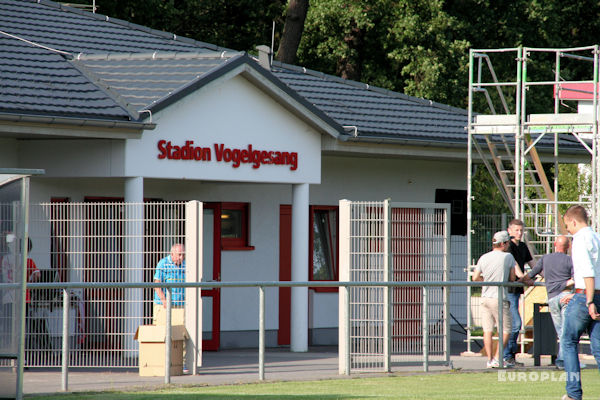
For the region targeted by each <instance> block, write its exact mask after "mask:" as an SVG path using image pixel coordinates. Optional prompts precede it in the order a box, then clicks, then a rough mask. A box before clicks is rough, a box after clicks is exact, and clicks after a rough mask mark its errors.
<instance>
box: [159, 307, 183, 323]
mask: <svg viewBox="0 0 600 400" xmlns="http://www.w3.org/2000/svg"><path fill="white" fill-rule="evenodd" d="M152 322H154V325H163V326H165V325H166V324H167V310H166V309H164V308H160V311H159V312H158V313H157V314H156V315H155V316H154V318H153V319H152ZM171 325H185V314H184V309H183V308H172V309H171Z"/></svg>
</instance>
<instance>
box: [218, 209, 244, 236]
mask: <svg viewBox="0 0 600 400" xmlns="http://www.w3.org/2000/svg"><path fill="white" fill-rule="evenodd" d="M242 217H243V212H242V210H222V211H221V237H223V238H233V239H241V238H242V237H243V233H242Z"/></svg>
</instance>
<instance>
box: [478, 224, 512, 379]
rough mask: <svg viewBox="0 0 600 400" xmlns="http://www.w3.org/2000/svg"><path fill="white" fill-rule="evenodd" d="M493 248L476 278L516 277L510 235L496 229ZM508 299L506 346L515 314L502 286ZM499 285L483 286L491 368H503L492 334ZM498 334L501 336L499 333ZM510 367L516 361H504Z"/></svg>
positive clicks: (504, 315) (485, 341)
mask: <svg viewBox="0 0 600 400" xmlns="http://www.w3.org/2000/svg"><path fill="white" fill-rule="evenodd" d="M492 247H493V250H492V251H490V252H488V253H485V254H484V255H482V256H481V257H480V258H479V261H477V266H476V267H475V272H474V273H473V280H474V281H486V282H508V281H509V279H511V280H514V278H515V259H514V257H513V256H512V255H511V254H510V253H508V249H509V247H510V236H509V235H508V232H506V231H500V232H496V233H495V234H494V238H493V241H492ZM502 291H503V295H504V296H503V298H504V302H503V304H502V318H503V324H502V325H503V327H502V333H503V335H502V343H503V344H504V346H506V344H507V343H508V337H509V335H510V331H511V316H510V310H509V302H508V300H507V291H506V288H505V287H503V288H502ZM499 312H500V311H499V310H498V287H497V286H483V287H482V288H481V324H482V325H483V346H484V348H485V351H486V353H487V356H488V361H487V367H488V368H499V367H500V363H499V361H498V350H499V349H500V346H498V348H497V349H496V356H495V357H492V333H493V331H494V325H495V326H497V327H498V332H500V326H499V324H498V314H499ZM498 336H500V335H499V334H498ZM504 364H505V365H506V366H507V367H514V366H515V365H514V364H513V363H510V362H509V361H506V360H505V361H504Z"/></svg>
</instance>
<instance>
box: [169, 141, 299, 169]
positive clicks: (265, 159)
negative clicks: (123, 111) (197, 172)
mask: <svg viewBox="0 0 600 400" xmlns="http://www.w3.org/2000/svg"><path fill="white" fill-rule="evenodd" d="M157 147H158V159H159V160H164V159H168V160H189V161H212V159H213V150H214V156H215V157H214V159H215V161H216V162H224V163H231V166H232V167H233V168H238V167H239V166H240V165H242V164H251V165H252V168H254V169H258V168H260V166H261V165H288V166H289V167H290V170H291V171H295V170H296V169H297V168H298V153H297V152H288V151H273V150H256V149H254V148H253V147H252V145H251V144H249V145H248V147H246V148H244V149H234V148H229V147H225V145H224V144H223V143H215V144H214V145H213V147H212V148H211V147H202V146H194V141H193V140H186V141H185V145H183V146H178V145H173V144H172V143H171V141H166V140H159V141H158V146H157Z"/></svg>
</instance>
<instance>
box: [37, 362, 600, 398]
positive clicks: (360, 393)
mask: <svg viewBox="0 0 600 400" xmlns="http://www.w3.org/2000/svg"><path fill="white" fill-rule="evenodd" d="M503 372H507V375H505V380H502V379H500V375H499V374H501V373H503ZM511 374H513V375H511ZM519 374H520V375H519ZM542 374H547V375H542ZM560 375H561V373H560V371H556V370H541V369H529V370H508V371H500V372H499V371H496V370H494V371H489V372H480V373H463V372H449V373H432V374H416V375H402V376H401V375H391V376H388V377H379V378H364V377H360V378H352V379H334V380H322V381H312V382H276V383H258V384H243V385H242V384H240V385H226V386H171V387H165V388H162V389H160V390H156V391H152V392H148V391H137V392H101V393H76V394H61V395H57V396H27V398H37V399H44V400H51V399H67V400H74V399H86V400H88V399H89V400H100V399H102V400H125V399H128V400H147V399H176V400H188V399H190V400H191V399H200V400H207V399H215V400H229V399H231V400H233V399H241V400H259V399H260V400H275V399H277V400H317V399H323V400H334V399H335V400H358V399H427V400H429V399H431V400H435V399H444V400H452V399H478V400H479V399H493V400H502V399H507V400H508V399H510V400H512V399H515V398H518V399H560V398H561V396H562V395H563V394H564V393H565V384H564V381H559V380H558V379H559V378H560ZM536 377H537V379H536ZM542 379H544V380H543V381H542ZM582 380H583V390H584V397H585V398H598V397H600V379H598V371H596V370H595V369H594V370H591V369H590V370H585V371H583V374H582Z"/></svg>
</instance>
